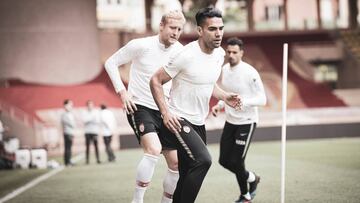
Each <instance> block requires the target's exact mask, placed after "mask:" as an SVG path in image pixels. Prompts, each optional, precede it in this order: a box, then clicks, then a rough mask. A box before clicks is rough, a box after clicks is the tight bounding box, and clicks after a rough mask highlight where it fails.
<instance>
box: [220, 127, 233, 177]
mask: <svg viewBox="0 0 360 203" xmlns="http://www.w3.org/2000/svg"><path fill="white" fill-rule="evenodd" d="M236 129H237V128H236V126H235V125H232V124H230V123H228V122H225V125H224V129H223V132H222V135H221V139H220V156H219V163H220V165H221V166H223V167H224V168H226V169H228V170H230V171H231V172H233V173H236V172H237V171H236V167H235V165H234V161H232V160H231V158H232V151H233V147H234V145H235V144H234V143H235V137H234V132H236Z"/></svg>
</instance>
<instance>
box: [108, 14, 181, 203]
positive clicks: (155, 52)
mask: <svg viewBox="0 0 360 203" xmlns="http://www.w3.org/2000/svg"><path fill="white" fill-rule="evenodd" d="M184 24H185V17H184V15H183V14H182V12H180V11H170V12H169V13H166V14H165V15H163V16H162V19H161V22H160V28H159V34H158V35H155V36H151V37H145V38H140V39H134V40H131V41H130V42H129V43H128V44H126V45H125V46H124V47H122V48H121V49H119V50H118V51H117V52H116V53H115V54H114V55H112V56H111V57H110V58H109V59H108V60H107V61H106V63H105V68H106V71H107V73H108V75H109V76H110V78H111V81H112V83H113V85H114V87H115V90H116V92H117V93H118V94H119V95H120V97H121V100H122V103H123V104H124V108H125V110H126V112H127V118H128V121H129V124H130V125H131V127H132V128H133V130H134V132H135V135H136V137H137V139H138V141H139V143H140V145H141V146H142V148H143V150H144V156H143V158H142V159H141V161H140V163H139V165H138V167H137V174H136V186H135V192H134V197H133V202H134V203H142V202H143V198H144V194H145V190H146V188H147V187H148V185H149V183H150V181H151V178H152V176H153V173H154V169H155V165H156V163H157V161H158V159H159V155H160V153H161V151H162V153H163V155H164V157H165V159H166V163H167V165H168V170H167V174H166V175H165V178H164V182H163V189H164V193H163V197H162V200H161V202H162V203H166V202H172V196H173V193H174V190H175V187H176V182H177V180H178V178H179V172H178V167H177V153H176V150H172V149H166V148H162V146H161V143H160V140H159V137H158V135H157V133H158V132H159V130H160V126H161V125H162V118H161V114H160V112H159V109H158V108H157V106H156V104H155V102H154V99H153V97H152V95H151V92H150V87H149V81H150V77H151V76H152V75H153V74H154V73H155V71H156V70H157V69H158V68H159V67H161V66H163V65H165V64H166V63H167V62H168V60H169V56H170V55H171V54H172V53H174V52H175V51H177V50H179V49H180V48H182V47H183V46H182V45H181V44H180V43H179V42H178V39H179V37H180V35H181V33H182V30H183V26H184ZM130 61H131V62H132V64H131V67H130V81H129V86H128V90H126V88H125V86H124V84H123V83H122V81H121V79H120V74H119V72H118V67H119V66H120V65H122V64H125V63H128V62H130ZM170 86H171V84H170V83H169V84H167V87H164V92H166V95H167V96H168V94H169V90H170Z"/></svg>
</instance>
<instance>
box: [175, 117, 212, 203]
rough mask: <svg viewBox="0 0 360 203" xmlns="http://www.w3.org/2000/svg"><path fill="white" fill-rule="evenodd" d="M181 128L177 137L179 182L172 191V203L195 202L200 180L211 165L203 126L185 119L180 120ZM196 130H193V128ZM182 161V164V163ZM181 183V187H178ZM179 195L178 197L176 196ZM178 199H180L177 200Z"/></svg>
mask: <svg viewBox="0 0 360 203" xmlns="http://www.w3.org/2000/svg"><path fill="white" fill-rule="evenodd" d="M180 123H181V125H182V130H181V132H180V133H179V134H177V135H176V137H177V139H178V145H179V146H180V147H178V151H177V152H178V158H179V174H180V178H179V182H178V184H177V187H176V190H175V193H174V201H173V202H174V203H178V202H186V203H192V202H195V199H196V197H197V195H198V193H199V190H200V188H201V185H202V182H203V180H204V178H205V176H206V174H207V172H208V170H209V168H210V166H211V156H210V153H209V151H208V149H207V147H206V145H205V143H206V132H205V127H204V126H194V125H191V124H190V123H189V122H187V121H185V120H184V121H180ZM194 128H195V129H196V130H195V129H194ZM183 163H184V165H182V164H183ZM179 183H180V184H182V186H181V187H179V186H180V185H179ZM177 195H180V197H179V198H178V197H176V196H177ZM179 199H180V200H179Z"/></svg>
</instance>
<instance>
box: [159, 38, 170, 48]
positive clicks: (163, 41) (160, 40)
mask: <svg viewBox="0 0 360 203" xmlns="http://www.w3.org/2000/svg"><path fill="white" fill-rule="evenodd" d="M159 42H160V44H162V45H164V47H165V49H167V48H169V47H170V46H171V44H170V43H165V40H163V39H162V38H161V35H159Z"/></svg>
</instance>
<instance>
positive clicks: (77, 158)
mask: <svg viewBox="0 0 360 203" xmlns="http://www.w3.org/2000/svg"><path fill="white" fill-rule="evenodd" d="M83 158H84V154H83V153H81V154H79V155H77V156H75V157H74V158H73V159H72V160H73V161H74V163H77V162H78V161H80V160H82V159H83ZM64 168H65V166H63V165H62V166H60V167H59V168H57V169H53V170H51V171H49V172H47V173H45V174H44V175H41V176H39V177H37V178H35V179H34V180H32V181H30V182H28V183H26V184H25V185H24V186H21V187H19V188H17V189H15V190H14V191H12V192H11V193H9V194H7V195H5V196H4V197H2V198H1V199H0V203H4V202H6V201H9V200H10V199H12V198H14V197H16V196H18V195H19V194H21V193H23V192H25V191H26V190H28V189H30V188H32V187H34V186H35V185H37V184H39V183H40V182H42V181H44V180H46V179H48V178H50V177H51V176H53V175H55V174H57V173H59V172H61V171H62V170H64Z"/></svg>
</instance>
